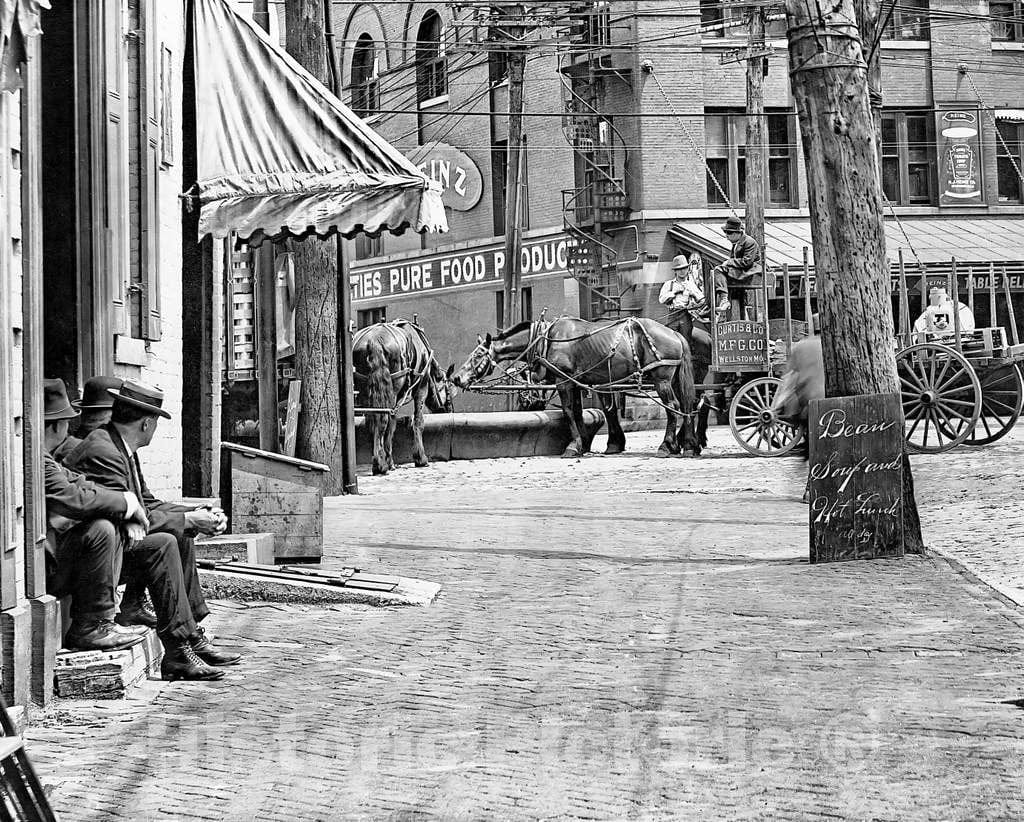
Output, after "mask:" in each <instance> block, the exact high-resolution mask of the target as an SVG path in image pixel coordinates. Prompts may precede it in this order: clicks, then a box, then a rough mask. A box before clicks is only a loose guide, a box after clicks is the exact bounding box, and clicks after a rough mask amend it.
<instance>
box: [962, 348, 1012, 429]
mask: <svg viewBox="0 0 1024 822" xmlns="http://www.w3.org/2000/svg"><path fill="white" fill-rule="evenodd" d="M1022 406H1024V376H1022V375H1021V371H1020V366H1019V365H1017V364H1015V363H1007V364H1006V365H1000V366H998V367H997V368H992V369H989V370H986V371H985V373H984V374H983V375H982V376H981V414H980V415H979V417H978V424H977V425H976V426H974V428H973V429H972V430H971V433H970V434H969V435H968V437H967V439H965V440H964V443H965V444H967V445H988V444H989V443H990V442H995V441H996V440H997V439H999V438H1000V437H1003V436H1006V434H1007V433H1008V432H1009V431H1010V429H1011V428H1013V426H1014V425H1015V424H1016V422H1017V419H1018V418H1019V417H1020V412H1021V407H1022Z"/></svg>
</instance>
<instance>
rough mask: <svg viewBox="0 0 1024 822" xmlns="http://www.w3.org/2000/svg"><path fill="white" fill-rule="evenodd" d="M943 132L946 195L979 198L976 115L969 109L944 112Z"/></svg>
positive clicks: (944, 194) (963, 198)
mask: <svg viewBox="0 0 1024 822" xmlns="http://www.w3.org/2000/svg"><path fill="white" fill-rule="evenodd" d="M942 136H943V138H944V139H945V151H944V157H943V171H944V172H945V174H944V175H943V176H944V177H945V179H944V181H943V182H944V183H945V190H944V191H943V192H942V195H943V197H952V198H954V199H957V200H968V199H974V198H980V197H981V189H980V187H979V186H978V179H979V178H978V169H979V167H980V162H979V158H978V152H977V149H976V148H975V144H976V142H977V137H978V125H977V117H976V116H975V115H974V114H972V113H971V112H969V111H946V112H943V114H942Z"/></svg>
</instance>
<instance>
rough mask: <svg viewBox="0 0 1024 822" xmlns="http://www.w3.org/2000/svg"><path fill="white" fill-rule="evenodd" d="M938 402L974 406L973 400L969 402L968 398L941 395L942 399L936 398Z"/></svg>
mask: <svg viewBox="0 0 1024 822" xmlns="http://www.w3.org/2000/svg"><path fill="white" fill-rule="evenodd" d="M936 402H943V403H946V404H947V405H963V406H966V407H967V408H974V403H973V402H967V400H953V399H950V398H949V397H941V398H940V399H938V400H936Z"/></svg>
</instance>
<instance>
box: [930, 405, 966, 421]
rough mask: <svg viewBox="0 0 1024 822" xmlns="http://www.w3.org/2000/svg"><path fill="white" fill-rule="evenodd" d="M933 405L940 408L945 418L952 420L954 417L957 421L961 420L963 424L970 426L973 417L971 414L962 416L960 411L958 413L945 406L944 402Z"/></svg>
mask: <svg viewBox="0 0 1024 822" xmlns="http://www.w3.org/2000/svg"><path fill="white" fill-rule="evenodd" d="M935 405H936V406H937V407H938V408H941V409H942V410H943V411H944V412H945V413H946V416H947V418H949V419H952V418H954V417H955V418H956V419H958V420H963V421H964V422H966V423H968V424H970V422H971V417H972V416H973V415H972V414H964V413H963V412H962V411H958V410H957V409H955V408H951V407H950V406H948V405H946V401H945V400H939V401H938V402H936V403H935Z"/></svg>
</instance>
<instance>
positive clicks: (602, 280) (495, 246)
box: [332, 0, 1024, 407]
mask: <svg viewBox="0 0 1024 822" xmlns="http://www.w3.org/2000/svg"><path fill="white" fill-rule="evenodd" d="M332 9H333V26H334V30H335V34H336V41H335V42H336V46H337V51H338V65H339V67H340V71H341V73H342V79H343V85H344V88H345V97H344V99H345V100H346V102H348V103H349V104H350V105H351V106H352V107H353V108H354V109H356V110H357V111H358V112H359V113H361V114H362V115H363V116H364V117H365V118H367V120H368V122H370V123H371V124H373V126H374V127H375V128H376V129H377V130H378V131H379V132H380V133H381V134H382V135H383V136H384V137H385V138H387V139H388V140H389V141H391V142H392V143H393V144H395V145H396V146H397V147H399V148H400V149H402V150H403V151H404V152H405V153H406V155H407V156H409V157H411V158H412V159H414V160H415V161H416V162H421V163H423V166H422V167H423V168H424V169H425V170H426V171H427V172H428V173H431V174H432V175H433V176H435V178H438V179H441V180H442V183H443V184H444V185H445V186H446V188H447V189H448V192H449V193H448V195H447V200H448V201H449V202H450V204H451V208H450V210H449V225H450V228H451V232H450V233H449V234H448V235H445V236H441V237H434V238H428V239H426V240H421V239H420V238H419V237H415V236H412V237H408V236H407V237H398V238H395V237H386V238H383V239H379V240H372V239H368V238H363V239H360V240H358V241H356V242H353V243H350V244H349V248H348V251H349V254H348V260H349V271H350V276H351V281H352V286H353V289H354V309H355V311H356V313H357V322H358V323H359V324H366V323H369V322H373V321H376V320H378V319H381V318H384V317H387V318H393V317H396V316H406V317H408V316H410V315H412V314H417V315H418V316H419V319H420V322H421V323H423V324H424V325H425V326H426V328H427V329H428V331H429V333H430V335H431V340H432V342H433V343H434V345H435V347H436V348H437V349H438V351H439V354H440V355H441V357H442V359H449V360H459V361H461V358H463V357H464V356H465V355H466V354H467V353H468V350H469V349H470V348H471V347H472V345H473V344H474V342H475V336H476V333H477V331H483V330H488V329H492V328H493V327H494V326H495V324H496V323H497V321H498V318H499V317H500V316H501V310H500V309H501V295H500V292H501V285H502V284H501V273H502V270H503V253H502V251H501V246H502V240H501V235H502V234H503V230H504V229H503V220H504V199H505V198H504V179H505V158H504V148H505V142H504V141H505V131H504V129H505V118H504V116H502V112H504V111H506V110H507V81H506V80H505V61H504V59H503V53H502V51H501V50H500V49H499V48H498V47H497V46H496V44H495V43H493V42H488V39H487V38H488V30H489V29H488V25H489V23H488V19H487V18H486V17H485V16H484V13H483V12H480V11H478V10H474V9H472V8H470V9H463V10H461V11H458V12H455V11H453V9H452V8H451V7H450V6H446V5H443V4H430V3H406V4H402V3H391V4H380V5H374V4H361V3H339V2H335V3H333V6H332ZM1017 10H1018V11H1019V7H1018V9H1017ZM743 14H744V12H743V11H742V10H739V9H738V7H735V6H732V5H728V4H723V3H720V2H714V0H706V1H705V2H701V3H700V5H699V8H698V6H697V5H696V4H694V5H693V6H690V7H687V6H685V5H684V6H683V7H678V6H673V7H671V8H669V7H668V6H666V4H663V3H654V2H648V3H644V2H601V3H590V4H587V3H581V4H579V5H578V6H577V7H575V11H573V12H571V13H570V14H569V15H568V16H566V15H563V16H562V17H561V18H560V19H558V20H554V21H549V22H550V25H549V26H546V27H542V28H538V29H536V30H535V31H534V32H533V33H532V35H531V41H532V43H531V49H530V51H529V59H528V62H527V69H526V87H525V89H526V90H525V100H526V103H525V109H526V111H527V112H528V113H533V116H529V115H528V116H527V117H526V119H525V133H526V136H527V142H526V158H527V159H526V162H525V167H524V173H523V192H524V195H525V198H526V202H527V207H526V208H525V209H524V211H523V214H522V217H523V223H524V245H525V246H526V248H525V249H524V254H523V260H524V264H525V265H524V280H523V285H524V293H523V303H524V309H523V310H524V314H525V315H526V316H534V317H536V316H537V315H538V313H539V312H540V310H541V309H542V308H543V307H547V308H548V311H549V315H550V314H555V315H557V314H558V313H561V312H562V311H565V312H567V313H571V314H577V313H578V314H580V315H582V316H597V315H613V316H614V315H616V314H618V313H622V312H630V313H636V312H641V313H644V314H647V315H649V316H654V317H658V316H659V315H660V314H661V310H660V307H659V306H658V305H657V304H656V301H655V295H656V290H657V288H658V285H659V284H660V283H661V282H663V281H664V280H666V279H668V278H669V276H670V274H669V262H670V260H671V258H672V256H673V255H675V254H677V253H679V252H680V251H687V252H692V251H698V252H699V253H700V254H701V255H702V256H703V257H704V258H705V260H706V263H708V264H712V263H715V262H717V261H719V260H721V259H722V258H724V256H725V255H726V251H727V249H726V248H725V243H724V238H723V237H722V235H721V232H720V231H719V228H718V227H719V225H720V224H721V223H722V221H723V219H724V217H725V216H727V215H728V214H729V213H730V211H729V205H730V204H731V205H732V206H733V207H735V208H736V209H737V210H738V211H739V212H740V213H742V204H743V199H744V191H743V188H744V153H745V149H744V142H745V115H744V106H745V79H744V72H745V66H744V65H743V64H740V63H733V64H723V63H722V62H721V57H722V56H723V54H724V53H725V52H728V51H730V50H733V49H737V48H740V47H742V46H744V45H745V44H746V26H745V24H744V22H743V19H742V15H743ZM1001 18H1003V19H1001ZM1018 20H1019V14H1018V15H1017V16H1016V17H1015V16H1014V12H1013V9H1012V8H1010V7H1009V5H1008V4H1004V3H997V2H991V3H985V2H983V3H982V5H981V6H980V7H978V9H977V11H976V12H975V11H972V12H971V13H970V14H968V13H965V12H964V11H963V9H962V7H961V6H960V5H957V4H954V3H951V2H947V0H932V2H931V3H930V4H929V3H928V2H927V0H915V2H914V3H912V4H908V5H904V4H899V5H898V6H897V8H896V10H895V12H894V15H893V19H892V20H891V21H890V23H889V25H888V26H887V27H886V29H885V36H884V37H883V39H882V41H881V46H880V48H881V55H882V57H881V59H882V71H883V115H882V129H883V145H882V155H883V178H884V189H885V193H886V195H887V197H888V199H889V201H890V202H891V203H892V209H891V213H889V214H888V215H887V222H888V225H887V234H888V235H889V237H890V248H889V251H890V254H891V257H892V259H893V260H895V259H896V253H897V248H900V247H902V248H904V251H905V254H906V257H907V259H908V260H909V261H911V262H913V261H914V256H915V254H916V255H917V258H919V259H921V260H922V261H923V262H924V263H925V264H933V266H935V265H937V266H938V267H937V268H936V269H934V270H948V261H949V258H950V256H951V255H953V254H956V255H957V257H958V258H959V259H960V260H962V261H964V262H965V264H966V268H967V269H969V270H970V271H971V272H973V273H975V274H976V276H978V277H979V278H980V279H979V282H981V280H983V279H984V276H985V275H986V274H987V273H988V272H989V270H990V269H989V265H990V264H994V265H996V266H997V275H998V274H999V273H1001V272H1002V271H1004V270H1005V271H1006V273H1007V274H1008V275H1009V276H1011V283H1012V285H1013V287H1014V289H1015V290H1016V291H1020V290H1024V277H1022V275H1024V227H1022V221H1021V218H1022V216H1024V204H1022V203H1024V200H1022V190H1021V189H1022V182H1021V178H1020V176H1019V173H1018V170H1019V169H1020V167H1021V166H1020V158H1021V149H1022V145H1024V110H1022V109H1024V83H1021V82H1020V79H1021V76H1022V73H1024V52H1022V49H1024V33H1022V30H1021V24H1020V23H1019V22H1017V21H1018ZM539 22H544V21H539ZM767 36H768V40H769V43H770V45H772V46H773V47H774V48H775V51H774V53H773V54H772V56H771V57H770V58H769V59H768V61H767V62H768V71H767V75H766V79H765V105H766V114H767V123H766V125H767V129H766V132H767V142H768V148H767V153H768V163H767V165H768V174H767V179H766V189H767V190H766V202H767V211H766V229H765V230H766V238H767V239H766V245H767V254H768V260H769V262H770V263H772V264H775V265H778V264H781V263H782V262H784V261H789V262H793V263H796V264H799V262H800V261H801V259H802V249H803V246H805V245H806V246H809V245H810V232H809V227H808V212H807V194H806V180H805V176H804V169H803V161H802V157H801V150H800V149H799V145H800V138H799V125H798V122H797V116H796V112H795V106H794V103H793V98H792V94H791V92H790V89H789V81H788V70H787V53H786V43H785V21H784V20H782V19H778V16H777V15H773V16H771V17H770V18H769V24H768V33H767ZM555 44H560V45H558V46H557V47H556V45H555ZM964 123H966V124H967V126H966V128H967V130H966V131H959V130H958V129H956V128H952V130H950V129H951V127H952V126H954V125H957V124H959V125H961V126H962V125H963V124H964ZM943 131H947V132H949V133H948V134H945V135H944V134H943ZM971 131H975V132H977V133H976V134H973V135H972V134H970V133H969V132H971ZM965 134H966V135H967V136H966V137H965V136H963V135H965ZM951 135H952V136H951ZM957 135H960V136H957ZM433 143H443V144H445V146H451V147H453V149H455V151H454V152H453V151H451V150H449V149H448V148H445V147H441V148H438V147H436V146H434V145H432V144H433ZM954 155H955V156H956V158H957V162H956V163H953V162H952V161H951V159H950V158H952V157H954ZM460 163H461V167H460ZM1015 163H1016V166H1015V165H1014V164H1015ZM462 167H464V168H463V171H462V172H460V171H459V169H460V168H462ZM463 172H464V173H463ZM477 173H478V176H479V180H480V188H481V190H480V191H479V196H477V192H475V191H473V190H472V186H471V185H470V186H468V187H467V186H466V185H463V189H465V190H466V191H468V192H469V196H466V195H465V194H463V193H460V192H458V191H453V189H454V188H455V183H456V174H460V175H461V176H460V177H459V179H462V180H464V181H465V180H470V181H473V180H475V179H476V176H477ZM957 175H959V176H957ZM954 183H955V184H956V185H954ZM897 217H898V222H897V220H896V218H897ZM531 245H536V246H539V247H540V248H541V251H540V253H539V254H538V253H537V252H535V251H533V250H531ZM546 246H547V247H550V248H553V249H554V252H553V253H550V252H549V253H548V255H547V257H546V258H545V256H544V252H543V249H544V248H545V247H546ZM812 263H813V251H812ZM938 264H944V266H945V267H943V265H938ZM467 268H468V269H469V270H470V271H471V276H470V277H467V276H466V271H467ZM929 270H930V271H931V270H933V268H930V269H929ZM960 270H961V271H964V270H965V268H963V267H962V268H961V269H960ZM1018 299H1019V297H1018ZM1017 314H1018V316H1021V312H1020V311H1019V310H1018V312H1017ZM985 319H986V318H984V317H980V318H979V320H982V321H984V320H985ZM999 320H1000V321H1001V322H1003V323H1005V322H1006V320H1007V318H1006V317H1002V316H1001V317H1000V318H999ZM475 401H476V402H477V403H478V406H476V407H485V406H486V405H487V403H486V402H485V401H482V400H479V399H476V400H475ZM463 407H469V406H468V405H463Z"/></svg>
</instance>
